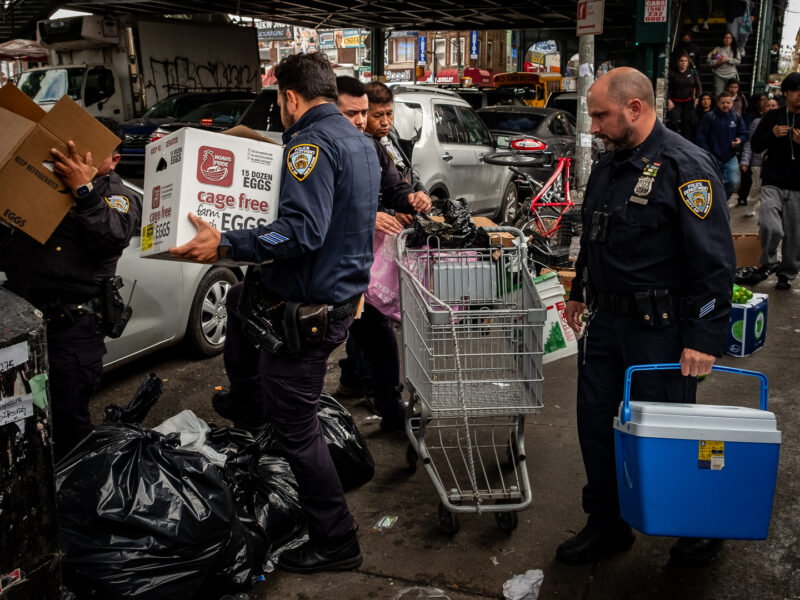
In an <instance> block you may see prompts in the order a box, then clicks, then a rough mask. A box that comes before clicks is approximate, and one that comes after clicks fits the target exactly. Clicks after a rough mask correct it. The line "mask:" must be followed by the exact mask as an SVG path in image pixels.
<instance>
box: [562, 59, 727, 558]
mask: <svg viewBox="0 0 800 600" xmlns="http://www.w3.org/2000/svg"><path fill="white" fill-rule="evenodd" d="M587 102H588V108H589V116H590V117H591V119H592V129H591V131H592V134H593V135H595V136H597V137H599V138H600V139H601V140H602V141H603V142H604V143H605V145H606V147H607V148H608V149H609V150H611V152H609V153H607V154H606V155H604V156H603V158H601V159H600V161H599V162H598V164H597V166H596V167H595V168H594V170H593V171H592V174H591V177H590V179H589V184H588V188H587V196H586V200H585V203H584V219H583V235H582V237H581V250H580V254H579V256H578V261H577V264H576V272H577V277H576V278H575V281H574V283H573V287H572V292H571V294H570V301H569V302H568V303H567V308H566V317H567V320H568V323H569V324H570V326H571V327H572V328H573V329H574V330H575V331H576V332H580V331H581V329H582V328H584V327H585V331H584V335H583V337H582V338H581V340H580V346H579V352H578V403H577V410H578V438H579V440H580V444H581V451H582V454H583V461H584V466H585V468H586V476H587V483H586V486H585V487H584V489H583V509H584V510H585V511H586V512H587V513H588V515H589V519H588V523H587V525H586V527H585V528H584V529H583V530H581V531H580V533H578V534H577V535H576V536H574V537H572V538H570V539H569V540H567V541H566V542H564V543H563V544H561V546H559V548H558V552H557V558H558V559H559V560H560V561H562V562H565V563H569V564H582V563H587V562H593V561H595V560H597V559H599V558H601V557H603V556H606V555H609V554H613V553H615V552H620V551H623V550H626V549H627V548H629V547H630V545H631V544H632V543H633V542H634V536H633V533H632V532H631V528H630V526H628V524H627V523H625V522H624V521H622V519H621V518H620V513H619V500H618V497H617V481H616V472H615V462H614V438H613V429H612V423H613V419H614V416H615V415H616V413H617V408H618V406H619V403H620V400H621V399H622V396H623V383H624V373H625V369H626V368H627V367H628V366H630V365H634V364H642V363H677V362H680V365H681V370H680V372H677V371H660V372H649V373H648V372H643V373H639V374H637V375H636V377H635V378H634V379H633V386H632V397H633V398H635V399H636V400H643V401H655V402H694V401H695V391H696V386H697V376H698V375H705V374H706V373H709V372H710V370H711V367H712V365H713V364H714V360H715V357H718V356H721V355H722V352H723V349H724V345H725V338H726V331H727V325H728V313H729V311H730V304H731V287H732V285H733V271H734V266H735V258H734V251H733V242H732V239H731V232H730V227H729V224H728V210H727V203H726V195H725V188H724V187H723V184H722V181H721V178H720V173H719V169H718V168H717V165H716V164H715V162H714V159H713V158H712V157H711V156H710V155H709V154H708V153H707V152H705V151H703V150H700V149H699V148H697V147H696V146H695V145H693V144H692V143H690V142H688V141H686V140H685V139H683V138H682V137H681V136H679V135H678V134H676V133H674V132H672V131H669V130H667V129H666V128H665V127H664V125H662V123H661V122H660V121H659V120H658V119H657V118H656V114H655V110H654V108H653V105H654V96H653V88H652V86H651V84H650V81H649V80H648V79H647V77H645V76H644V75H643V74H642V73H640V72H639V71H636V70H635V69H631V68H618V69H614V70H613V71H611V72H609V73H608V74H606V75H604V76H602V77H600V78H599V79H598V80H597V81H596V82H595V83H594V84H593V85H592V86H591V88H589V94H588V96H587ZM587 308H588V309H589V314H590V316H589V321H588V323H586V324H585V325H584V324H583V322H582V319H581V316H582V315H583V313H584V310H585V309H587ZM721 543H722V541H721V540H702V539H693V538H682V539H680V540H678V542H677V543H676V544H675V545H674V546H673V547H672V550H671V551H670V554H671V556H672V558H673V560H674V561H676V562H683V563H691V564H702V563H705V562H708V561H709V560H711V559H712V558H713V557H714V556H715V555H716V554H717V552H718V551H719V549H720V547H721Z"/></svg>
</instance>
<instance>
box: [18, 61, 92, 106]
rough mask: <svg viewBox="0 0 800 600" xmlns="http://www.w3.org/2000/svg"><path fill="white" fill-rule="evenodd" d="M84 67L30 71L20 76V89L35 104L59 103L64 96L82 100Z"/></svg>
mask: <svg viewBox="0 0 800 600" xmlns="http://www.w3.org/2000/svg"><path fill="white" fill-rule="evenodd" d="M85 71H86V69H85V68H84V67H74V68H69V69H43V70H41V71H28V72H27V73H23V74H22V75H21V76H20V80H19V89H21V90H22V91H23V92H24V93H25V94H27V95H28V96H29V97H30V98H31V99H33V101H34V102H36V103H38V104H42V103H45V102H57V101H58V100H60V99H61V97H62V96H69V97H70V98H72V99H73V100H80V98H81V88H82V87H83V76H84V73H85Z"/></svg>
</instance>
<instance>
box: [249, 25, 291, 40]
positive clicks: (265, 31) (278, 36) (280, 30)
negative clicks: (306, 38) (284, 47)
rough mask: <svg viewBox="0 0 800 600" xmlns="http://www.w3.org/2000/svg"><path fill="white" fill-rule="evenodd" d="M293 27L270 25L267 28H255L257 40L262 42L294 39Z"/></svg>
mask: <svg viewBox="0 0 800 600" xmlns="http://www.w3.org/2000/svg"><path fill="white" fill-rule="evenodd" d="M293 29H294V28H293V27H291V26H289V25H272V26H269V27H257V28H256V31H257V32H258V39H259V40H260V41H262V42H271V41H279V40H292V39H294V31H293Z"/></svg>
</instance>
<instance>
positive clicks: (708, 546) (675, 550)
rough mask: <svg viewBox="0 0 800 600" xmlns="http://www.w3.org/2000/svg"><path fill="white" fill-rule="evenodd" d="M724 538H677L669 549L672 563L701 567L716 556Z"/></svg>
mask: <svg viewBox="0 0 800 600" xmlns="http://www.w3.org/2000/svg"><path fill="white" fill-rule="evenodd" d="M724 542H725V540H720V539H711V538H678V541H677V542H675V543H674V544H673V545H672V548H670V549H669V555H670V557H671V561H670V562H672V563H674V564H676V565H680V566H683V567H702V566H703V565H707V564H708V563H710V562H711V561H712V560H714V559H715V558H716V557H717V554H719V551H720V550H722V545H723V543H724Z"/></svg>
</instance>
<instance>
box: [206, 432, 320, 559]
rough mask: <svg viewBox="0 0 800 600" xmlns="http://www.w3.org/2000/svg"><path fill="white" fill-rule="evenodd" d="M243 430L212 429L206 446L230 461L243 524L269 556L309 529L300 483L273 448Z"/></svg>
mask: <svg viewBox="0 0 800 600" xmlns="http://www.w3.org/2000/svg"><path fill="white" fill-rule="evenodd" d="M260 441H261V438H259V440H258V441H257V440H255V439H253V437H252V436H251V435H250V434H249V433H247V432H245V431H243V430H241V429H232V428H229V427H217V426H215V425H212V426H211V431H210V432H209V434H208V437H207V438H206V443H207V444H208V445H209V446H211V447H212V448H214V449H215V450H216V451H217V452H220V453H222V454H224V455H225V456H226V458H227V461H226V462H225V471H226V472H227V473H228V476H229V477H230V479H231V481H232V493H233V499H234V502H235V503H236V507H237V509H238V511H239V520H240V521H241V522H242V524H244V525H245V526H246V527H248V528H249V529H250V530H251V531H252V532H253V534H254V535H256V536H258V537H259V538H260V539H261V544H262V545H263V546H265V548H266V553H267V555H271V554H272V553H273V552H274V551H275V550H277V549H278V548H280V547H281V546H283V545H284V544H285V543H286V542H288V541H290V540H292V539H294V538H296V537H297V536H298V534H299V533H300V532H301V531H303V529H304V528H305V526H306V518H305V514H304V513H303V509H302V508H301V507H300V498H299V496H298V493H297V482H296V481H295V478H294V474H293V473H292V470H291V468H289V463H288V462H286V459H285V458H283V457H282V456H280V455H279V454H278V451H277V450H275V449H274V448H272V447H267V448H265V447H263V446H262V445H261V443H260Z"/></svg>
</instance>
